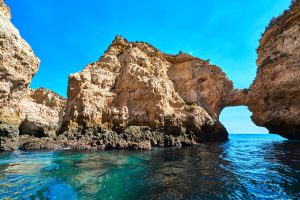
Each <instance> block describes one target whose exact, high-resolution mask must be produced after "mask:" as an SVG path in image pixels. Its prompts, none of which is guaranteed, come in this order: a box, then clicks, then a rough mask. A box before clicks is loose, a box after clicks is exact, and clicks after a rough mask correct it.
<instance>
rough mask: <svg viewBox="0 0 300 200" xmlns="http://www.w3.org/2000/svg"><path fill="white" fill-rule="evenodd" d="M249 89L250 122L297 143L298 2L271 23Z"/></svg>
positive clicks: (299, 87) (299, 92) (299, 119)
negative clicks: (251, 113) (251, 114)
mask: <svg viewBox="0 0 300 200" xmlns="http://www.w3.org/2000/svg"><path fill="white" fill-rule="evenodd" d="M257 53H258V59H257V65H258V71H257V76H256V79H255V81H254V82H253V84H252V85H251V87H250V91H249V97H248V98H249V99H248V106H249V109H250V110H251V111H252V112H253V116H252V120H253V121H254V122H255V123H256V124H257V125H259V126H263V127H266V128H267V129H268V130H269V131H270V132H271V133H277V134H280V135H282V136H283V137H286V138H288V139H300V1H299V0H295V1H293V4H292V5H291V7H290V9H289V10H287V11H285V12H284V13H283V15H281V16H280V17H278V18H275V19H273V20H272V21H271V23H270V25H269V27H268V28H267V29H266V31H265V33H264V34H263V36H262V38H261V40H260V45H259V47H258V49H257Z"/></svg>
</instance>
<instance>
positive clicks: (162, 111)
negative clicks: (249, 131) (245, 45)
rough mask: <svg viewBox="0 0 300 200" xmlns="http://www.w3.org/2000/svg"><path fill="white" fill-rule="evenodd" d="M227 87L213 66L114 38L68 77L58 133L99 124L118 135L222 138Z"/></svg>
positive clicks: (223, 76) (223, 135)
mask: <svg viewBox="0 0 300 200" xmlns="http://www.w3.org/2000/svg"><path fill="white" fill-rule="evenodd" d="M230 90H232V83H231V81H229V80H228V79H227V78H226V76H225V74H224V73H223V72H222V71H221V70H220V69H219V68H218V67H217V66H213V65H209V63H208V62H206V61H204V60H201V59H198V58H195V57H192V56H190V55H188V54H184V53H180V54H178V55H168V54H164V53H161V52H159V51H158V50H157V49H155V48H154V47H152V46H151V45H149V44H147V43H143V42H136V43H131V42H128V41H126V40H125V39H123V38H122V37H120V36H117V37H116V38H115V40H114V41H113V42H112V44H111V46H110V47H109V48H108V50H107V51H106V52H105V53H104V55H103V56H102V57H101V58H100V60H99V61H97V62H95V63H92V64H89V65H87V66H86V67H85V68H84V70H83V71H82V72H79V73H75V74H72V75H70V76H69V87H68V101H67V107H66V114H65V116H64V125H63V129H62V131H65V130H68V131H74V130H76V129H78V128H80V129H82V128H83V129H90V128H97V127H102V128H107V129H112V130H114V131H116V132H119V133H121V132H122V131H123V130H124V129H125V128H126V127H129V126H148V127H150V128H151V130H155V131H162V132H164V133H165V134H166V135H175V136H180V135H184V134H190V133H193V134H195V135H196V137H197V139H198V140H199V141H207V140H212V138H214V139H213V140H224V139H227V132H226V130H225V129H224V127H223V126H221V125H220V124H219V122H218V114H219V112H220V110H221V109H222V101H223V98H224V96H226V95H227V94H228V93H229V92H230ZM209 91H212V92H211V93H210V92H209ZM214 133H215V134H217V136H216V135H214Z"/></svg>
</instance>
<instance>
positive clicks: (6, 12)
mask: <svg viewBox="0 0 300 200" xmlns="http://www.w3.org/2000/svg"><path fill="white" fill-rule="evenodd" d="M0 12H1V13H3V16H5V17H6V18H7V19H8V20H10V18H11V14H10V8H9V7H8V6H7V5H5V3H4V0H0Z"/></svg>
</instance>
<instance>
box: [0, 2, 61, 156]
mask: <svg viewBox="0 0 300 200" xmlns="http://www.w3.org/2000/svg"><path fill="white" fill-rule="evenodd" d="M10 18H11V16H10V12H9V8H8V7H7V6H6V5H5V4H4V2H3V0H0V25H1V28H0V52H1V54H0V149H1V150H14V149H16V148H17V146H18V145H19V139H20V136H22V135H23V136H24V135H32V136H37V137H41V136H48V135H55V134H56V131H57V129H58V127H59V124H60V120H59V118H61V117H60V116H61V115H63V114H62V111H61V110H62V109H63V107H64V101H65V100H63V99H62V98H61V97H59V96H58V95H56V94H54V93H52V92H50V91H48V90H44V89H37V90H30V89H29V84H30V83H31V80H32V77H33V76H34V74H35V73H36V71H37V70H38V66H39V59H38V58H37V57H36V56H35V55H34V53H33V51H32V49H31V48H30V46H29V45H28V44H27V43H26V42H25V41H24V40H23V39H22V37H21V36H20V34H19V31H18V30H17V29H16V28H15V27H14V26H13V25H12V23H11V22H10ZM23 136H22V137H23Z"/></svg>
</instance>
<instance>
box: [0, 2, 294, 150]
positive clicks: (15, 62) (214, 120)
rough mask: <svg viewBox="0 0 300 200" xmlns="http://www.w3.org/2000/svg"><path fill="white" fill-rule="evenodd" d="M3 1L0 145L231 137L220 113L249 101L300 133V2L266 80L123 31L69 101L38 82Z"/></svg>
mask: <svg viewBox="0 0 300 200" xmlns="http://www.w3.org/2000/svg"><path fill="white" fill-rule="evenodd" d="M10 18H11V16H10V10H9V8H8V7H7V6H5V4H4V2H3V0H0V25H1V29H0V50H1V54H0V150H4V151H6V150H15V149H17V148H21V149H53V148H71V149H108V148H131V149H150V148H151V147H152V146H182V145H183V146H189V145H193V144H196V143H198V142H203V141H224V140H227V138H228V133H227V131H226V129H225V128H224V127H223V126H222V124H221V123H220V122H219V119H218V118H219V114H220V112H221V111H222V109H223V108H224V107H226V106H238V105H247V106H248V107H249V109H250V110H251V111H252V112H253V116H252V119H253V121H254V122H255V123H256V124H257V125H259V126H264V127H266V128H268V129H269V130H270V132H271V133H277V134H280V135H282V136H283V137H286V138H289V139H300V133H299V131H300V104H299V102H300V1H299V0H297V1H293V4H292V5H291V7H290V9H289V10H288V11H285V12H284V13H283V15H281V16H280V17H278V18H274V19H273V20H272V21H271V23H270V25H269V26H268V28H267V29H266V31H265V33H264V34H263V36H262V38H261V40H260V45H259V47H258V49H257V53H258V59H257V65H258V71H257V77H256V79H255V81H254V82H253V84H252V85H251V87H250V88H249V89H244V90H236V89H233V85H232V82H231V81H230V80H228V79H227V77H226V75H225V74H224V72H222V70H221V69H220V68H219V67H217V66H215V65H211V64H210V63H209V62H208V61H206V60H202V59H199V58H196V57H193V56H191V55H189V54H185V53H182V52H179V54H177V55H169V54H165V53H162V52H160V51H159V50H157V49H156V48H155V47H153V46H151V45H149V44H147V43H144V42H128V41H127V40H126V39H124V38H122V37H120V36H117V37H116V38H115V39H114V41H113V42H112V44H111V45H110V46H109V48H108V49H107V51H106V52H104V54H103V55H102V56H101V58H100V59H99V60H98V61H97V62H94V63H91V64H89V65H87V66H86V67H85V68H84V69H83V70H82V71H81V72H78V73H75V74H72V75H70V76H69V84H68V98H67V99H64V98H62V97H60V96H59V95H57V94H55V93H54V92H52V91H50V90H47V89H44V88H39V89H35V90H31V89H29V85H30V83H31V80H32V78H33V76H34V75H35V73H36V71H37V70H38V66H39V59H38V58H37V57H36V56H35V55H34V53H33V51H32V49H31V48H30V46H29V45H28V44H27V43H26V42H25V41H24V40H23V39H22V38H21V36H20V34H19V32H18V30H17V29H16V28H15V27H14V26H13V25H12V24H11V22H10Z"/></svg>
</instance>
